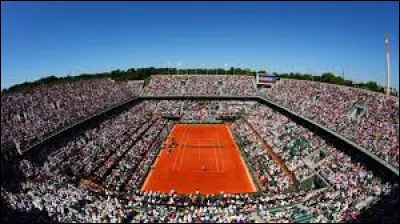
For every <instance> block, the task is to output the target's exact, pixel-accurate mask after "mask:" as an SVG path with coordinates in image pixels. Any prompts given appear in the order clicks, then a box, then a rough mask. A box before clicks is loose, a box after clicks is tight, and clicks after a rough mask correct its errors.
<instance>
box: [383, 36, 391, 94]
mask: <svg viewBox="0 0 400 224" xmlns="http://www.w3.org/2000/svg"><path fill="white" fill-rule="evenodd" d="M384 41H385V51H386V52H385V53H386V96H389V94H390V52H389V35H388V34H387V33H385V34H384Z"/></svg>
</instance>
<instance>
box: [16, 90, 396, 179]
mask: <svg viewBox="0 0 400 224" xmlns="http://www.w3.org/2000/svg"><path fill="white" fill-rule="evenodd" d="M162 99H163V100H168V99H170V100H181V99H186V100H187V99H193V100H206V99H215V100H249V101H258V102H260V103H262V104H267V105H270V106H271V105H272V106H273V107H275V108H279V109H280V110H282V111H284V112H286V113H288V114H289V115H291V116H293V117H296V118H299V119H300V120H301V121H302V122H305V123H307V124H311V125H312V126H313V127H317V128H318V129H319V130H322V131H324V132H325V133H329V134H330V135H331V136H333V137H334V138H336V139H339V140H340V141H342V142H343V143H345V144H347V145H348V146H350V147H351V148H353V149H356V150H358V151H360V152H362V153H363V154H365V155H367V156H368V157H370V158H371V159H372V160H374V161H376V162H377V163H379V164H381V165H382V166H383V167H385V168H386V169H388V170H389V171H390V172H392V173H393V174H395V175H396V176H397V177H398V176H399V169H398V168H396V167H394V166H393V165H391V164H389V163H388V162H386V161H385V160H383V159H381V158H379V157H378V156H376V155H375V154H374V153H372V152H371V151H370V150H367V149H365V148H363V147H360V146H359V145H357V144H356V143H354V142H352V141H351V140H349V139H347V138H345V137H343V136H341V135H339V134H338V133H336V132H333V131H332V130H330V129H328V128H326V127H324V126H322V125H321V124H319V123H317V122H315V121H313V120H310V119H309V118H306V117H304V116H302V115H300V114H298V113H296V112H294V111H292V110H290V109H288V108H286V107H284V106H281V105H278V104H276V103H274V102H272V101H270V100H268V99H265V98H263V97H260V96H139V97H136V98H132V99H129V100H126V101H124V102H121V103H118V104H117V105H116V106H112V107H111V108H107V109H103V110H102V111H101V112H98V113H96V114H93V115H91V116H88V117H86V118H83V120H82V121H80V122H77V123H74V124H70V125H69V126H67V127H65V128H63V129H62V130H60V131H58V132H56V133H54V134H52V135H50V136H48V137H46V138H45V139H43V140H41V141H40V142H38V143H36V144H35V145H33V146H32V147H29V148H28V149H26V150H25V151H24V153H26V152H27V151H31V150H32V149H34V148H37V147H38V146H39V145H42V144H44V143H45V142H47V141H50V140H51V139H52V138H54V137H56V136H57V135H60V134H61V133H62V132H66V131H68V130H69V129H72V128H75V127H76V126H77V125H80V124H82V123H84V122H89V120H91V119H94V118H95V117H98V116H100V115H101V114H104V113H108V112H110V111H112V110H114V109H116V108H118V107H122V106H124V105H127V104H129V103H130V102H140V101H141V100H162ZM24 153H23V154H24Z"/></svg>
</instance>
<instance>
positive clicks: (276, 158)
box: [243, 119, 298, 191]
mask: <svg viewBox="0 0 400 224" xmlns="http://www.w3.org/2000/svg"><path fill="white" fill-rule="evenodd" d="M243 121H244V122H245V123H246V124H247V125H248V126H249V127H250V129H251V130H252V131H253V133H254V134H255V135H256V137H257V138H258V140H259V141H260V142H261V143H262V145H263V146H264V148H265V149H266V151H267V154H268V155H269V156H270V157H271V158H272V159H273V160H274V161H275V162H276V163H277V164H278V165H279V168H280V169H281V171H283V172H284V173H285V174H286V175H287V176H288V177H289V178H290V180H291V182H292V186H293V187H294V189H295V190H296V191H298V184H297V179H296V177H295V175H294V174H293V172H292V171H290V170H289V169H288V168H287V166H286V165H285V163H284V162H283V161H282V159H281V157H279V156H278V155H277V154H276V153H275V152H274V151H273V150H272V148H271V146H270V145H268V144H267V143H266V142H265V140H264V138H263V137H261V135H260V134H259V133H258V132H257V130H256V129H255V128H254V127H253V125H251V124H250V123H249V122H248V121H247V120H246V119H243Z"/></svg>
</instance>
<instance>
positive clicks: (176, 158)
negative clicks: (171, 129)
mask: <svg viewBox="0 0 400 224" xmlns="http://www.w3.org/2000/svg"><path fill="white" fill-rule="evenodd" d="M183 127H184V132H183V139H185V136H186V134H187V132H188V129H187V128H189V126H186V125H184V126H183ZM183 139H182V140H183ZM182 145H183V143H181V144H179V148H178V149H179V150H177V151H178V152H177V155H176V157H175V161H174V164H173V166H172V171H175V165H176V161H178V158H179V155H180V151H181V150H180V149H181V148H182Z"/></svg>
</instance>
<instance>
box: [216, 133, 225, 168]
mask: <svg viewBox="0 0 400 224" xmlns="http://www.w3.org/2000/svg"><path fill="white" fill-rule="evenodd" d="M225 127H226V126H225ZM215 134H216V136H217V141H218V143H220V141H219V135H218V131H217V132H216V133H215ZM222 149H223V148H220V149H219V150H218V155H219V158H220V159H221V164H222V172H225V161H224V159H223V158H222V155H221V150H222Z"/></svg>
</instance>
